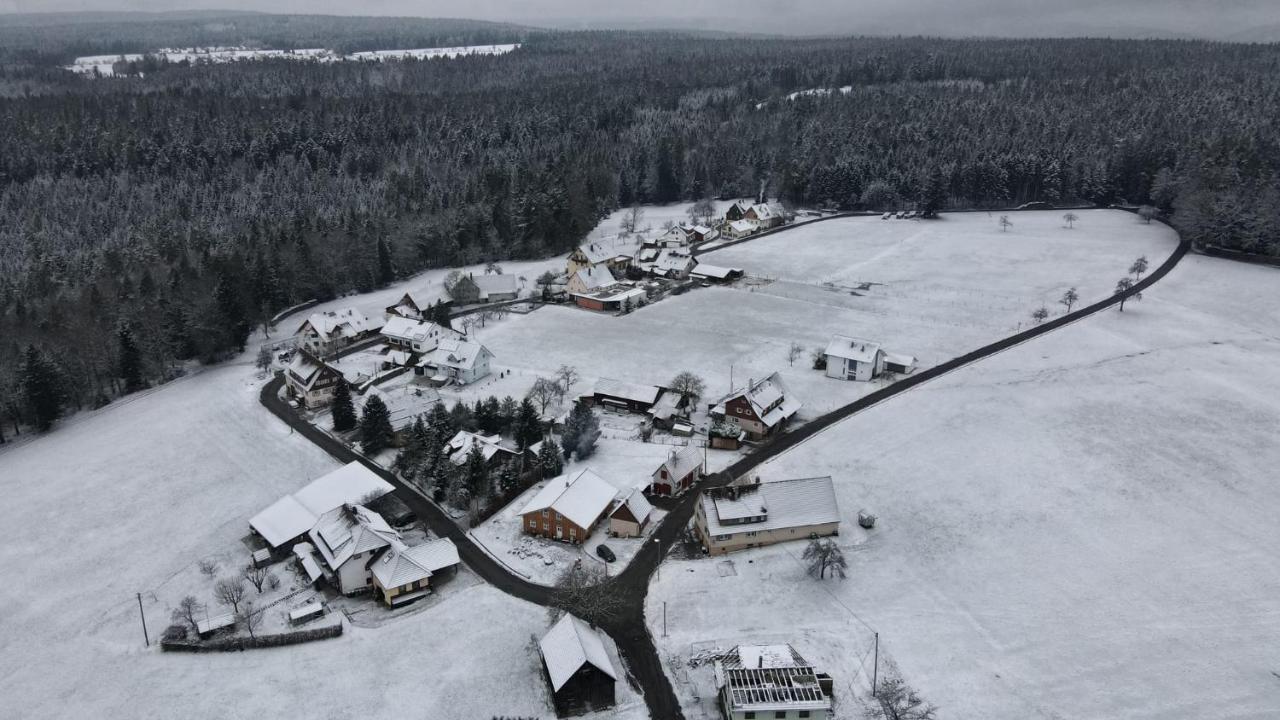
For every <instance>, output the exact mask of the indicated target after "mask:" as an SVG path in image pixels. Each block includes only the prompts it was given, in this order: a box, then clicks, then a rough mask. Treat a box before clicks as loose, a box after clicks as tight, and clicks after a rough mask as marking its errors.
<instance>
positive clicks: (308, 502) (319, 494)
mask: <svg viewBox="0 0 1280 720" xmlns="http://www.w3.org/2000/svg"><path fill="white" fill-rule="evenodd" d="M391 489H392V488H391V485H390V484H388V483H387V481H386V480H383V479H382V478H380V477H378V476H377V475H376V474H375V473H374V472H373V471H372V470H370V469H369V468H367V467H365V466H364V465H363V464H361V463H359V462H353V463H349V464H347V465H344V466H342V467H340V468H338V469H337V470H334V471H333V472H331V473H329V474H328V475H324V476H321V477H319V478H317V479H315V480H312V481H311V482H310V483H308V484H307V485H306V486H305V487H303V488H302V489H301V490H299V491H297V492H295V493H293V494H292V495H285V496H284V497H282V498H280V499H279V500H277V501H275V502H274V503H272V504H271V505H270V506H268V507H267V509H266V510H263V511H262V512H260V513H258V514H257V515H254V516H253V517H252V518H251V519H250V520H249V527H250V528H251V529H252V530H253V531H254V532H255V533H257V534H258V535H259V536H260V537H261V538H262V539H263V540H265V541H266V542H267V545H268V546H270V547H271V548H272V549H273V550H279V549H282V548H284V547H285V546H287V545H291V544H293V543H294V542H296V541H297V540H299V539H301V538H302V536H303V535H305V534H306V533H307V531H308V530H310V529H311V528H313V527H315V526H316V523H318V522H319V521H320V516H321V515H324V514H325V513H327V512H329V511H330V510H333V509H334V508H339V507H342V506H343V505H346V504H356V503H363V502H369V500H370V498H375V497H381V496H383V495H386V494H387V493H389V492H391Z"/></svg>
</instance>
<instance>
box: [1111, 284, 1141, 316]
mask: <svg viewBox="0 0 1280 720" xmlns="http://www.w3.org/2000/svg"><path fill="white" fill-rule="evenodd" d="M1132 289H1133V280H1132V279H1130V278H1127V277H1126V278H1120V281H1119V282H1117V283H1116V294H1117V295H1120V296H1121V297H1120V312H1124V302H1125V300H1126V297H1125V296H1124V294H1125V293H1127V292H1129V291H1130V290H1132ZM1128 297H1132V298H1133V299H1134V300H1141V299H1142V293H1134V294H1133V295H1130V296H1128Z"/></svg>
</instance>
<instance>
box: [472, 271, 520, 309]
mask: <svg viewBox="0 0 1280 720" xmlns="http://www.w3.org/2000/svg"><path fill="white" fill-rule="evenodd" d="M471 280H472V282H474V283H475V284H476V289H477V290H478V291H479V301H480V302H482V303H494V302H503V301H506V300H515V299H516V298H517V297H519V296H520V287H519V285H518V284H517V278H516V276H515V275H504V274H501V273H499V274H496V275H480V276H479V277H476V276H472V278H471Z"/></svg>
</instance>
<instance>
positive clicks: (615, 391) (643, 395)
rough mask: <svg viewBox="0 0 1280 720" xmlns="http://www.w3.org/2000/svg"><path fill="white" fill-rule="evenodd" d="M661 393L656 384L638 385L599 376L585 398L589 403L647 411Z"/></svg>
mask: <svg viewBox="0 0 1280 720" xmlns="http://www.w3.org/2000/svg"><path fill="white" fill-rule="evenodd" d="M661 395H662V388H660V387H658V386H657V385H638V384H636V383H629V382H623V381H621V380H612V379H610V378H601V379H600V381H599V382H597V383H596V386H595V389H594V390H593V391H592V393H591V395H589V396H587V398H588V399H589V401H590V404H591V405H596V406H599V407H603V408H613V409H615V410H625V411H627V412H633V413H647V412H649V410H650V409H652V408H653V406H654V405H655V404H656V403H657V402H658V398H659V397H660V396H661Z"/></svg>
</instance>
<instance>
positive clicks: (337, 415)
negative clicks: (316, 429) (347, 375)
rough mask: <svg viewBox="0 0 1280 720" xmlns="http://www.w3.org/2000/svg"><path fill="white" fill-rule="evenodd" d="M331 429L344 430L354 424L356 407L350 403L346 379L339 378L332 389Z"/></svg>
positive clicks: (349, 390) (349, 391) (349, 392)
mask: <svg viewBox="0 0 1280 720" xmlns="http://www.w3.org/2000/svg"><path fill="white" fill-rule="evenodd" d="M331 412H332V414H333V429H334V431H335V432H346V431H348V430H350V429H352V428H354V427H355V426H356V408H355V406H354V405H353V404H352V403H351V388H350V387H348V386H347V383H346V381H344V380H339V381H338V385H337V387H335V388H334V389H333V405H332V406H331Z"/></svg>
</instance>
